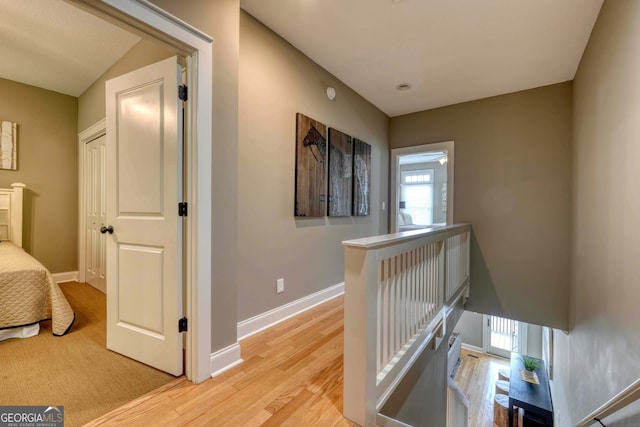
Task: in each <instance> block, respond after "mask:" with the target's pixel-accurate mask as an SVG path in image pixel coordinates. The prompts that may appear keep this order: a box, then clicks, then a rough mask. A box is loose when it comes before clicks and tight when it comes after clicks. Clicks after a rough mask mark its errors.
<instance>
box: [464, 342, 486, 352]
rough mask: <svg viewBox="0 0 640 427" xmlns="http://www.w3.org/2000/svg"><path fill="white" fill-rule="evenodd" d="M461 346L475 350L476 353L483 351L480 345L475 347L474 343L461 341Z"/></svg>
mask: <svg viewBox="0 0 640 427" xmlns="http://www.w3.org/2000/svg"><path fill="white" fill-rule="evenodd" d="M462 348H464V349H465V350H469V351H475V352H476V353H484V349H483V348H482V347H476V346H475V345H471V344H465V343H462Z"/></svg>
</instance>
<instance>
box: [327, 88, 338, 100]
mask: <svg viewBox="0 0 640 427" xmlns="http://www.w3.org/2000/svg"><path fill="white" fill-rule="evenodd" d="M327 98H329V100H330V101H333V100H334V99H336V90H335V89H334V88H332V87H331V86H329V87H328V88H327Z"/></svg>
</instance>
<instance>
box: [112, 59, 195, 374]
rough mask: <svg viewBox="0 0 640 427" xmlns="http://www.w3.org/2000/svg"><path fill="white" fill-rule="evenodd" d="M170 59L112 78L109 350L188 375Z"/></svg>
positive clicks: (177, 117) (177, 105)
mask: <svg viewBox="0 0 640 427" xmlns="http://www.w3.org/2000/svg"><path fill="white" fill-rule="evenodd" d="M177 60H178V59H177V58H176V57H173V58H170V59H167V60H164V61H161V62H158V63H156V64H152V65H149V66H146V67H144V68H141V69H139V70H136V71H133V72H131V73H128V74H125V75H123V76H120V77H117V78H115V79H113V80H109V81H108V82H107V84H106V105H107V111H106V117H107V126H106V127H107V143H106V144H107V224H106V226H105V227H103V228H102V229H101V231H102V232H103V233H107V235H108V237H107V348H108V349H110V350H113V351H115V352H117V353H121V354H123V355H125V356H128V357H130V358H132V359H135V360H138V361H140V362H143V363H146V364H148V365H151V366H153V367H155V368H157V369H160V370H162V371H165V372H168V373H170V374H173V375H180V374H182V373H183V357H182V350H183V340H182V337H181V335H180V332H179V328H178V323H179V320H180V319H181V318H182V316H183V314H182V313H183V306H182V224H181V220H180V217H179V216H178V203H179V202H182V181H183V178H182V167H181V165H182V131H181V120H182V111H181V108H182V102H181V101H180V100H179V99H178V86H179V84H180V82H181V71H180V67H179V66H178V62H177Z"/></svg>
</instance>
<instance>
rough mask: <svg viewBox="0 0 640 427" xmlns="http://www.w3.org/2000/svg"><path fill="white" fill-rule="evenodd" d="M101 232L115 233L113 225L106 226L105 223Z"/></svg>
mask: <svg viewBox="0 0 640 427" xmlns="http://www.w3.org/2000/svg"><path fill="white" fill-rule="evenodd" d="M100 232H101V233H102V234H105V233H109V234H113V227H112V226H108V227H105V226H104V225H103V226H102V227H100Z"/></svg>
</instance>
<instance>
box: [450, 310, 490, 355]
mask: <svg viewBox="0 0 640 427" xmlns="http://www.w3.org/2000/svg"><path fill="white" fill-rule="evenodd" d="M482 327H483V322H482V314H480V313H474V312H473V311H467V310H465V311H464V313H462V317H461V318H460V321H459V322H458V324H457V325H456V328H455V332H458V333H459V334H460V335H461V337H462V343H463V344H468V345H472V346H474V347H479V348H482V346H483V339H482V337H483V332H484V331H483V328H482Z"/></svg>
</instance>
